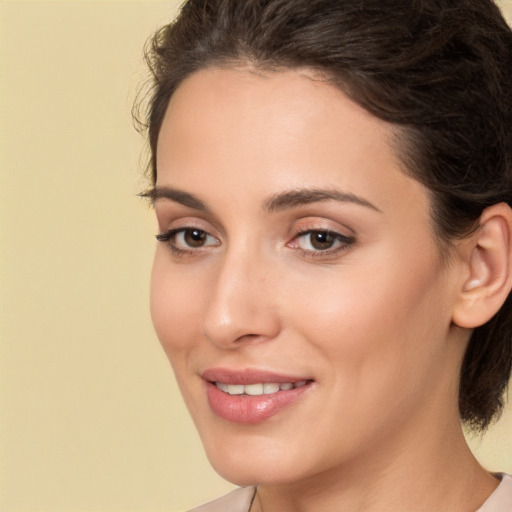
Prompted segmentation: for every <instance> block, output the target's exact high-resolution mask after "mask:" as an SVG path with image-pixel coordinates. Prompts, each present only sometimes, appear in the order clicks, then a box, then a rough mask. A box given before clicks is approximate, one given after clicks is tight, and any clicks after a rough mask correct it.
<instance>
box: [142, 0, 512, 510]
mask: <svg viewBox="0 0 512 512" xmlns="http://www.w3.org/2000/svg"><path fill="white" fill-rule="evenodd" d="M149 61H150V65H151V69H152V71H153V74H154V90H153V94H152V97H151V101H150V107H149V113H148V132H149V140H150V146H151V155H152V159H151V169H152V187H151V188H150V190H149V191H148V192H147V193H146V194H145V195H146V196H148V197H149V198H150V199H151V200H152V202H153V204H154V207H155V211H156V215H157V219H158V224H159V234H158V235H157V239H158V241H159V242H160V243H159V244H158V246H157V250H156V255H155V261H154V268H153V276H152V293H151V310H152V317H153V321H154V325H155V328H156V331H157V334H158V336H159V339H160V341H161V343H162V345H163V347H164V349H165V351H166V353H167V354H168V356H169V359H170V361H171V364H172V366H173V369H174V372H175V374H176V377H177V380H178V383H179V385H180V388H181V391H182V393H183V396H184V399H185V402H186V403H187V406H188V408H189V410H190V413H191V415H192V417H193V419H194V422H195V424H196V426H197V428H198V430H199V434H200V436H201V438H202V441H203V443H204V446H205V450H206V453H207V455H208V457H209V460H210V462H211V463H212V465H213V466H214V468H215V469H216V470H217V471H218V472H219V473H220V474H221V475H222V476H223V477H224V478H226V479H227V480H230V481H231V482H234V483H235V484H237V485H240V486H243V487H242V488H241V489H239V490H237V491H235V492H234V493H232V494H230V495H228V496H227V497H224V498H221V499H220V500H217V501H215V502H213V503H210V504H209V505H204V506H202V507H199V508H197V509H194V510H200V511H218V512H228V511H237V512H238V511H243V512H245V511H251V512H276V511H277V512H287V511H319V510H321V511H323V512H330V511H340V510H348V511H363V510H364V511H365V512H371V511H379V512H382V511H386V510H390V511H391V510H392V511H420V510H421V511H423V510H425V511H427V510H429V511H431V510H436V511H475V510H477V509H478V510H481V511H485V512H497V511H504V510H512V480H511V478H510V477H509V476H506V475H498V474H491V473H489V472H487V471H486V470H485V469H484V468H482V467H481V466H480V465H479V464H478V463H477V461H476V460H475V459H474V457H473V456H472V454H471V452H470V450H469V448H468V447H467V445H466V442H465V440H464V437H463V433H462V428H461V419H462V421H463V422H465V423H466V424H467V425H468V426H469V427H472V428H473V429H475V430H484V429H485V428H486V427H487V426H488V425H489V424H490V422H491V421H492V420H493V419H494V418H496V416H497V415H498V414H499V411H500V409H501V407H502V404H503V393H504V390H505V388H506V385H507V382H508V379H509V376H510V370H511V365H512V342H511V326H510V319H511V318H512V317H511V314H512V312H511V306H510V299H509V292H510V290H511V287H512V267H511V264H512V251H511V243H512V211H511V209H510V207H509V204H512V133H511V130H510V127H511V126H512V87H510V84H511V83H512V34H511V31H510V29H509V28H508V27H507V25H506V23H505V21H504V20H503V18H502V16H501V14H500V12H499V10H498V8H497V7H496V6H495V5H494V4H493V3H492V2H491V1H490V0H431V1H429V2H422V1H420V0H406V1H404V0H400V1H398V0H337V1H334V0H190V1H189V2H187V3H186V4H185V5H184V7H183V9H182V12H181V14H180V16H179V17H178V19H177V21H176V22H175V23H173V24H170V25H169V26H166V27H164V28H163V29H162V30H161V31H159V33H157V34H156V36H155V37H154V39H153V45H152V47H151V49H150V51H149Z"/></svg>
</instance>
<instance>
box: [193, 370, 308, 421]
mask: <svg viewBox="0 0 512 512" xmlns="http://www.w3.org/2000/svg"><path fill="white" fill-rule="evenodd" d="M202 377H203V380H204V381H205V383H206V396H207V399H208V403H209V405H210V409H211V410H212V412H213V413H214V414H215V415H217V416H218V417H220V418H222V419H224V420H227V421H229V422H233V423H241V424H256V423H262V422H264V421H266V420H268V419H270V418H271V417H272V416H274V415H276V414H277V413H279V412H281V411H282V410H284V409H286V408H288V407H289V406H291V405H292V404H294V403H295V402H297V401H299V399H300V398H301V397H303V396H304V395H306V391H308V390H309V389H311V388H313V387H314V382H315V381H314V380H313V379H310V378H304V377H298V378H297V377H291V376H286V375H278V374H275V373H271V372H261V371H253V370H244V371H231V370H224V369H212V370H207V371H205V372H204V373H203V374H202Z"/></svg>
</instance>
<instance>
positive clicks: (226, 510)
mask: <svg viewBox="0 0 512 512" xmlns="http://www.w3.org/2000/svg"><path fill="white" fill-rule="evenodd" d="M498 476H500V477H501V483H500V484H499V485H498V487H497V488H496V490H495V491H494V492H493V493H492V494H491V495H490V496H489V498H487V500H486V502H485V503H484V504H483V505H482V506H481V507H480V508H479V509H478V510H477V511H476V512H512V476H511V475H505V474H503V475H498ZM254 493H255V488H254V487H240V488H239V489H235V490H234V491H232V492H230V493H229V494H226V495H225V496H223V497H222V498H218V499H216V500H214V501H210V502H209V503H205V504H204V505H200V506H199V507H196V508H193V509H192V510H190V511H189V512H248V511H249V507H250V505H251V501H252V498H253V496H254Z"/></svg>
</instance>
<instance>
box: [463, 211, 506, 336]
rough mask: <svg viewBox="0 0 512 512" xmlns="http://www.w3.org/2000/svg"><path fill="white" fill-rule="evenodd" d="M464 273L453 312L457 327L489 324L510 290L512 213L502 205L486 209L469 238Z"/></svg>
mask: <svg viewBox="0 0 512 512" xmlns="http://www.w3.org/2000/svg"><path fill="white" fill-rule="evenodd" d="M469 242H470V246H469V249H468V257H467V260H466V262H465V264H466V265H467V272H466V273H465V278H464V282H463V285H462V287H461V290H460V292H459V296H458V299H457V301H456V304H455V308H454V311H453V322H454V323H455V324H456V325H458V326H459V327H465V328H471V329H472V328H475V327H479V326H480V325H483V324H485V323H486V322H487V321H489V320H490V319H491V318H492V317H493V316H494V315H495V314H496V313H497V312H498V310H499V309H500V308H501V306H502V305H503V303H504V302H505V300H506V298H507V296H508V294H509V292H510V289H511V288H512V247H511V242H512V210H511V209H510V207H509V206H508V205H507V204H505V203H499V204H495V205H493V206H490V207H489V208H486V209H485V210H484V212H483V213H482V216H481V217H480V226H479V228H478V230H477V231H476V232H475V233H474V234H473V235H472V236H471V238H470V240H469Z"/></svg>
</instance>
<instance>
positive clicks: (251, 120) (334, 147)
mask: <svg viewBox="0 0 512 512" xmlns="http://www.w3.org/2000/svg"><path fill="white" fill-rule="evenodd" d="M395 138H396V130H395V129H394V128H393V127H392V126H391V125H389V124H388V123H386V122H384V121H382V120H380V119H378V118H376V117H374V116H373V115H371V114H370V113H368V112H367V111H366V110H364V109H363V108H362V107H360V106H359V105H357V104H356V103H354V102H352V101H351V100H349V99H348V97H347V96H346V95H345V94H344V93H343V92H342V91H341V90H340V89H338V88H336V87H334V86H332V85H330V84H328V83H326V82H325V81H324V80H321V79H320V78H319V77H317V76H315V74H314V73H313V72H309V71H308V70H304V69H301V70H285V71H279V72H272V73H268V74H264V75H262V74H258V73H255V72H254V71H253V70H251V69H220V68H210V69H206V70H202V71H200V72H197V73H195V74H193V75H191V76H190V77H189V78H187V80H185V81H184V82H183V83H182V84H181V85H180V87H179V88H178V89H177V91H176V92H175V94H174V95H173V96H172V98H171V101H170V103H169V106H168V109H167V112H166V115H165V118H164V121H163V124H162V128H161V131H160V137H159V142H158V146H157V169H158V175H157V185H164V186H173V187H178V188H185V189H186V188H187V187H189V186H190V185H193V186H194V187H199V188H198V189H197V190H199V191H200V189H201V188H202V189H204V192H205V193H206V194H208V193H210V192H213V191H216V192H217V196H218V197H219V198H223V199H226V200H230V201H232V200H233V197H230V196H229V194H230V192H233V191H232V190H231V191H230V190H229V189H230V188H232V187H235V186H238V190H237V197H240V196H246V198H248V199H250V198H251V197H254V196H257V195H262V194H265V195H267V196H268V195H272V194H275V193H279V192H281V191H282V189H291V188H304V187H320V188H326V187H328V188H329V187H330V188H333V187H335V188H341V189H343V190H344V191H347V192H350V193H354V194H357V195H360V196H365V197H367V198H368V200H369V201H370V202H372V203H375V202H376V200H377V199H378V202H379V204H380V205H382V208H385V207H386V205H387V204H388V203H389V206H390V207H393V203H394V202H395V201H396V196H397V192H403V191H404V190H405V191H406V190H407V189H408V188H411V187H412V188H414V189H415V191H416V192H419V193H420V194H423V195H424V196H425V197H424V199H425V200H426V191H425V190H424V189H423V187H422V186H421V185H420V184H419V183H418V182H416V181H415V180H413V179H411V178H410V177H408V176H406V175H405V174H404V173H403V172H402V170H401V169H402V164H401V162H400V160H399V158H398V156H397V152H396V150H395V148H394V145H393V141H394V140H395ZM219 182H221V183H224V184H225V185H226V186H225V187H224V188H225V190H218V189H216V188H215V185H216V183H219ZM228 184H229V187H228V186H227V185H228ZM399 195H400V194H399ZM406 196H407V194H404V199H407V197H406ZM424 203H425V207H426V208H428V205H427V202H425V201H424Z"/></svg>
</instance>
